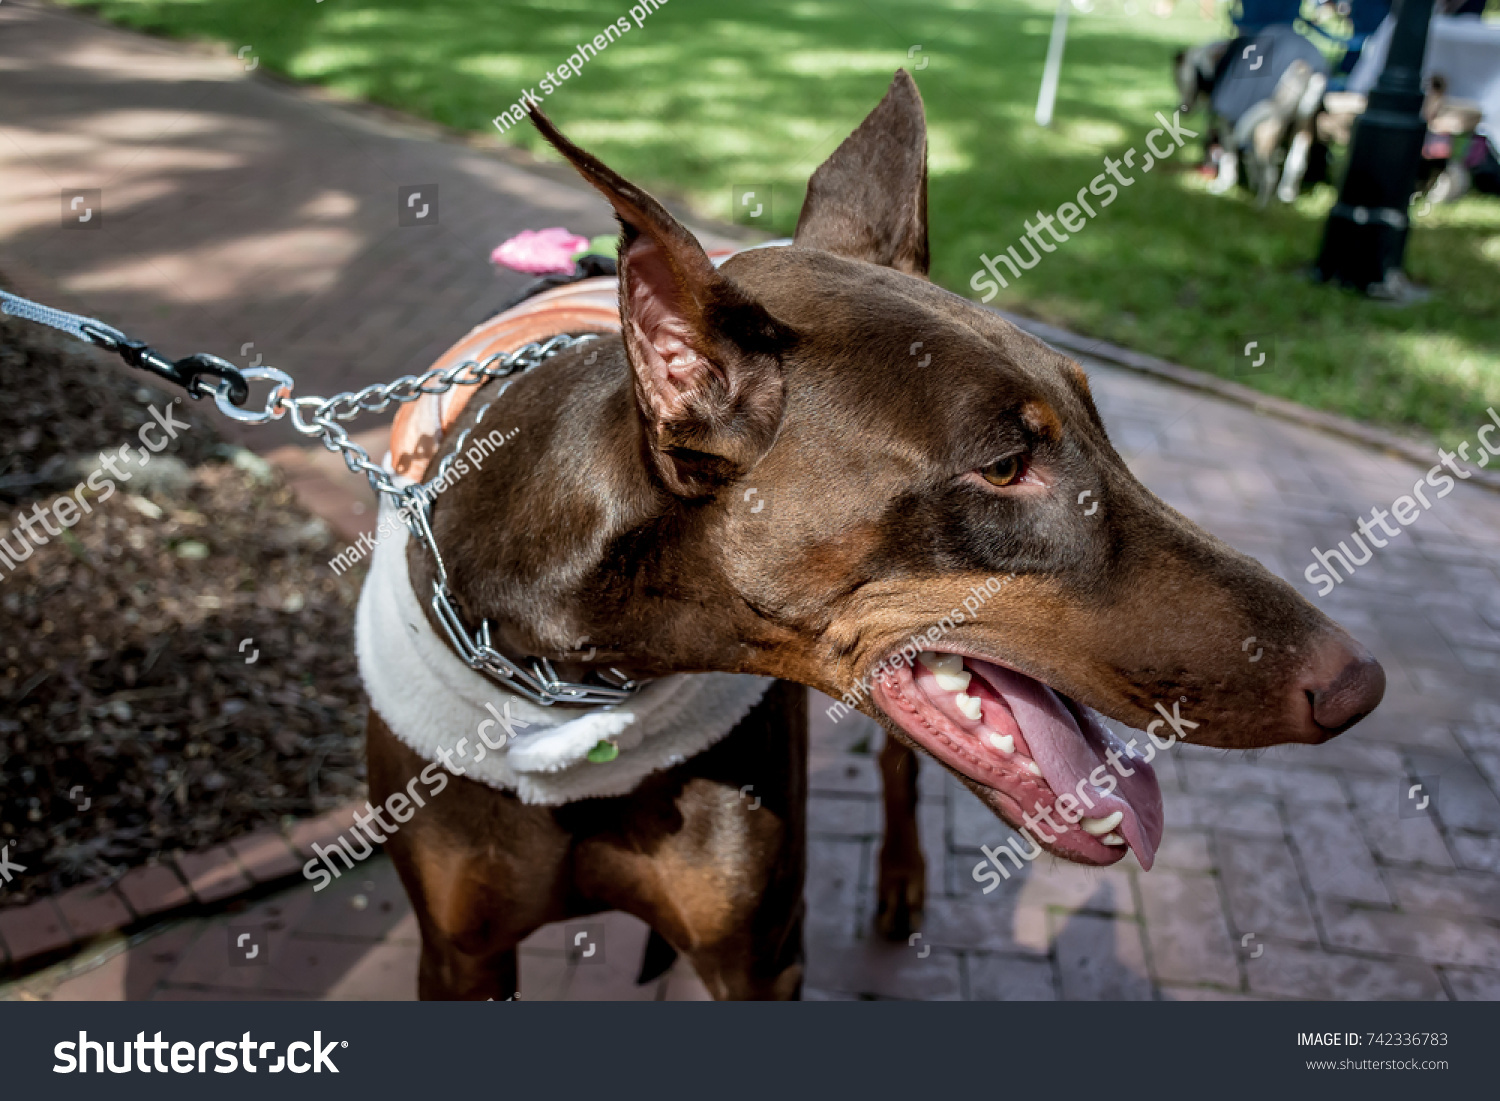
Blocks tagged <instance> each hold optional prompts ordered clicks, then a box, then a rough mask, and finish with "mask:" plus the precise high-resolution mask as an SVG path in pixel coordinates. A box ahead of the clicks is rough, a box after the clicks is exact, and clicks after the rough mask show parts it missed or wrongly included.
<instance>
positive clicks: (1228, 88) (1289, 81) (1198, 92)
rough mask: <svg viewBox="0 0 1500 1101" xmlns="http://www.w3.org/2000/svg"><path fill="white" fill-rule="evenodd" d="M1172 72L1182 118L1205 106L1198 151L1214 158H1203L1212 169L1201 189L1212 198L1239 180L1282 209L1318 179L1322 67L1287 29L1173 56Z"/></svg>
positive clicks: (1261, 201) (1259, 201) (1322, 162)
mask: <svg viewBox="0 0 1500 1101" xmlns="http://www.w3.org/2000/svg"><path fill="white" fill-rule="evenodd" d="M1173 73H1174V77H1175V81H1176V84H1177V92H1178V98H1179V101H1180V106H1181V107H1182V108H1183V110H1184V111H1188V110H1190V109H1192V108H1193V107H1195V106H1197V104H1198V103H1199V102H1203V103H1205V104H1206V105H1207V106H1208V110H1209V116H1210V117H1209V125H1208V128H1207V131H1206V134H1205V137H1204V148H1205V149H1206V150H1210V151H1212V150H1213V148H1214V145H1215V143H1217V146H1218V154H1217V156H1215V155H1214V154H1213V153H1212V152H1210V154H1209V158H1210V161H1211V162H1212V163H1214V164H1215V166H1216V167H1217V170H1218V171H1217V175H1216V177H1215V179H1214V182H1213V183H1212V184H1211V185H1210V188H1209V190H1210V191H1212V192H1213V193H1214V194H1223V193H1225V192H1227V191H1230V190H1231V189H1233V188H1234V186H1235V185H1236V184H1237V183H1238V182H1240V178H1241V176H1242V175H1243V177H1244V180H1245V183H1246V185H1247V186H1248V187H1249V188H1250V190H1251V191H1253V192H1254V193H1255V201H1256V205H1257V206H1258V207H1264V206H1265V205H1266V204H1267V203H1269V202H1270V199H1271V196H1272V194H1273V193H1274V194H1275V195H1276V197H1277V198H1278V199H1280V200H1281V201H1282V202H1284V203H1289V202H1292V201H1293V200H1295V199H1296V197H1297V195H1298V193H1299V192H1300V190H1301V187H1302V184H1303V182H1304V180H1305V179H1307V178H1309V177H1310V178H1311V179H1312V181H1313V182H1316V181H1317V180H1319V179H1321V178H1323V175H1324V173H1325V171H1326V150H1325V149H1324V147H1323V146H1322V145H1321V143H1320V142H1319V140H1318V131H1317V126H1316V121H1317V116H1318V112H1319V109H1320V107H1321V104H1322V101H1323V94H1324V92H1325V91H1326V90H1327V87H1328V66H1327V63H1326V62H1325V61H1324V60H1323V57H1322V55H1321V54H1320V53H1319V52H1318V50H1317V48H1316V47H1314V46H1313V45H1312V43H1311V42H1308V41H1307V40H1306V39H1305V38H1303V37H1302V36H1301V35H1299V34H1297V33H1296V32H1295V31H1294V30H1292V29H1291V28H1290V27H1280V26H1273V27H1268V28H1266V29H1265V30H1263V31H1260V32H1258V33H1256V34H1254V35H1247V36H1243V37H1240V38H1236V39H1234V40H1233V41H1228V42H1224V41H1221V42H1210V43H1205V44H1204V45H1201V46H1194V47H1193V48H1191V49H1189V50H1180V51H1178V53H1177V54H1176V56H1175V57H1174V59H1173ZM1242 165H1243V173H1242V172H1241V166H1242ZM1310 169H1311V171H1310Z"/></svg>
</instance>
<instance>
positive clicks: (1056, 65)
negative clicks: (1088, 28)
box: [1036, 0, 1072, 126]
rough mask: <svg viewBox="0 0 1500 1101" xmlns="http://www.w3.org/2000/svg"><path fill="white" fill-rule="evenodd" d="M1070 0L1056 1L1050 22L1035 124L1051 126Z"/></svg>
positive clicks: (1066, 31) (1066, 37) (1060, 74)
mask: <svg viewBox="0 0 1500 1101" xmlns="http://www.w3.org/2000/svg"><path fill="white" fill-rule="evenodd" d="M1070 3H1072V0H1057V15H1056V17H1055V18H1054V19H1053V20H1052V40H1051V41H1050V42H1048V43H1047V65H1046V67H1045V68H1044V69H1043V70H1042V92H1041V95H1039V96H1037V99H1036V124H1037V125H1038V126H1051V125H1052V106H1053V104H1055V103H1056V102H1057V81H1058V78H1060V77H1061V76H1062V55H1063V46H1064V45H1065V44H1066V43H1067V41H1068V5H1069V4H1070Z"/></svg>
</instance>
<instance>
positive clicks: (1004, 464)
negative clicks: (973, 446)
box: [979, 455, 1026, 486]
mask: <svg viewBox="0 0 1500 1101" xmlns="http://www.w3.org/2000/svg"><path fill="white" fill-rule="evenodd" d="M1025 473H1026V463H1025V460H1024V459H1023V458H1022V456H1020V455H1012V456H1010V457H1009V458H1006V459H999V460H997V461H995V462H993V463H990V465H989V466H986V467H981V468H980V470H979V475H980V477H982V478H983V479H984V480H985V481H987V482H989V483H990V485H992V486H1008V485H1015V483H1016V482H1018V481H1020V480H1021V475H1022V474H1025Z"/></svg>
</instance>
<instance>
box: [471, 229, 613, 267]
mask: <svg viewBox="0 0 1500 1101" xmlns="http://www.w3.org/2000/svg"><path fill="white" fill-rule="evenodd" d="M588 243H589V239H588V238H587V237H580V236H578V235H577V234H576V233H570V232H568V231H567V230H566V229H563V228H562V227H561V226H553V227H552V228H551V229H523V230H522V231H521V232H520V233H518V234H516V235H515V236H514V237H512V238H511V239H510V240H509V241H505V242H502V243H501V244H500V245H498V246H496V248H495V251H494V252H492V253H490V263H492V264H502V265H504V266H505V267H507V268H514V269H515V270H516V271H525V272H530V273H531V274H533V275H550V274H551V273H553V272H570V271H572V270H573V257H574V255H575V254H576V253H578V252H579V251H580V250H582V249H585V248H587V247H588Z"/></svg>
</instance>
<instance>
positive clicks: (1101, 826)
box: [1082, 810, 1125, 837]
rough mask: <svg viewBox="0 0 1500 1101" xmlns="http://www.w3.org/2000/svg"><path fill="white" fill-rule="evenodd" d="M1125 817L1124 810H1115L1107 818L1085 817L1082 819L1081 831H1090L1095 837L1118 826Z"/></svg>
mask: <svg viewBox="0 0 1500 1101" xmlns="http://www.w3.org/2000/svg"><path fill="white" fill-rule="evenodd" d="M1124 818H1125V812H1124V811H1118V810H1117V811H1115V812H1114V813H1113V814H1111V815H1110V816H1109V817H1108V818H1085V819H1084V820H1083V823H1082V824H1083V832H1084V833H1091V834H1093V835H1094V836H1095V837H1103V836H1104V835H1105V834H1106V833H1108V832H1109V831H1110V830H1112V829H1114V828H1115V827H1116V826H1118V825H1119V824H1120V823H1121V822H1122V821H1123V820H1124Z"/></svg>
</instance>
